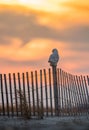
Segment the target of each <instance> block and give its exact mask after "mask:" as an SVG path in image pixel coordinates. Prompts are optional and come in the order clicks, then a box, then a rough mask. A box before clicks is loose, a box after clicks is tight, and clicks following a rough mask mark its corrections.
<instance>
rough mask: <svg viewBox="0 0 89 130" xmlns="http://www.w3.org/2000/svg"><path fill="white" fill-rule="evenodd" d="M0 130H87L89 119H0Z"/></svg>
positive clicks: (88, 128)
mask: <svg viewBox="0 0 89 130" xmlns="http://www.w3.org/2000/svg"><path fill="white" fill-rule="evenodd" d="M0 130H89V117H85V116H82V117H44V119H42V120H38V119H31V120H24V119H20V118H8V117H4V118H3V117H0Z"/></svg>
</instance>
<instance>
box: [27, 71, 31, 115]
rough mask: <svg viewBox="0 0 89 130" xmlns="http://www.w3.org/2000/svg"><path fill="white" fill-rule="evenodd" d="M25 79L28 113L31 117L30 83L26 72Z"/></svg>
mask: <svg viewBox="0 0 89 130" xmlns="http://www.w3.org/2000/svg"><path fill="white" fill-rule="evenodd" d="M26 79H27V88H28V102H29V111H30V116H31V99H30V83H29V74H28V72H26Z"/></svg>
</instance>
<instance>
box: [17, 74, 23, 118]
mask: <svg viewBox="0 0 89 130" xmlns="http://www.w3.org/2000/svg"><path fill="white" fill-rule="evenodd" d="M17 76H18V89H19V90H18V91H19V93H20V94H19V98H20V103H19V107H20V112H21V116H22V115H23V111H22V97H21V93H22V91H21V80H20V73H18V74H17Z"/></svg>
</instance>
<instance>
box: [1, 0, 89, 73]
mask: <svg viewBox="0 0 89 130" xmlns="http://www.w3.org/2000/svg"><path fill="white" fill-rule="evenodd" d="M53 48H57V49H58V51H59V55H60V61H59V63H58V67H59V68H62V69H63V70H65V71H67V72H69V73H72V74H78V75H80V74H84V75H85V74H89V0H0V73H9V72H26V71H31V70H35V69H36V70H37V69H43V68H49V67H50V66H49V63H48V58H49V55H50V54H51V51H52V49H53Z"/></svg>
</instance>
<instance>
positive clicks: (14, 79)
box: [13, 73, 18, 116]
mask: <svg viewBox="0 0 89 130" xmlns="http://www.w3.org/2000/svg"><path fill="white" fill-rule="evenodd" d="M13 81H14V92H15V106H16V114H17V116H18V101H17V88H16V75H15V73H13Z"/></svg>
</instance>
